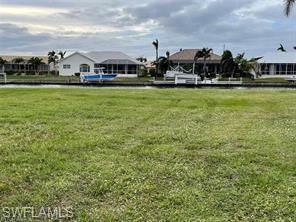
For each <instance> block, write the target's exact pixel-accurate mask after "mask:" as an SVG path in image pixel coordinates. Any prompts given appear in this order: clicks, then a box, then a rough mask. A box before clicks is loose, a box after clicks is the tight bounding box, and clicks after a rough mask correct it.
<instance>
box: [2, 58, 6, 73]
mask: <svg viewBox="0 0 296 222" xmlns="http://www.w3.org/2000/svg"><path fill="white" fill-rule="evenodd" d="M6 63H7V61H6V60H5V59H3V58H2V57H0V66H1V72H4V71H5V64H6Z"/></svg>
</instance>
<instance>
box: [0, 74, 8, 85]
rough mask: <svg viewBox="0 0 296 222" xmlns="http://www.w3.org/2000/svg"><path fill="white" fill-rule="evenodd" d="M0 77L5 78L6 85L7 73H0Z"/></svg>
mask: <svg viewBox="0 0 296 222" xmlns="http://www.w3.org/2000/svg"><path fill="white" fill-rule="evenodd" d="M0 76H3V78H4V83H6V82H7V78H6V73H0Z"/></svg>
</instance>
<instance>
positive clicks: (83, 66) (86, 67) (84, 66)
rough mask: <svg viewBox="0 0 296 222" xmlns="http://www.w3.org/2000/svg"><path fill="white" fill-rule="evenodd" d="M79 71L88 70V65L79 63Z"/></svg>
mask: <svg viewBox="0 0 296 222" xmlns="http://www.w3.org/2000/svg"><path fill="white" fill-rule="evenodd" d="M80 72H90V66H89V65H87V64H81V65H80Z"/></svg>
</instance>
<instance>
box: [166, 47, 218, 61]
mask: <svg viewBox="0 0 296 222" xmlns="http://www.w3.org/2000/svg"><path fill="white" fill-rule="evenodd" d="M200 50H201V49H183V50H182V51H180V52H177V53H175V54H173V55H171V56H170V60H171V61H173V62H193V60H194V57H195V55H196V53H197V52H198V51H200ZM221 58H222V57H221V56H219V55H217V54H214V53H211V57H210V58H208V59H207V62H210V63H220V61H221ZM198 62H202V59H199V60H198Z"/></svg>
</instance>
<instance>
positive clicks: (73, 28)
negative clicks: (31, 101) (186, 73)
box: [0, 0, 296, 62]
mask: <svg viewBox="0 0 296 222" xmlns="http://www.w3.org/2000/svg"><path fill="white" fill-rule="evenodd" d="M294 14H295V13H293V14H292V16H291V17H290V18H287V17H285V16H284V15H283V1H282V0H162V1H158V0H146V1H140V0H129V1H126V0H124V1H123V0H112V1H110V0H83V1H74V0H47V1H46V0H44V1H40V0H26V1H24V0H0V54H39V55H43V54H46V53H47V52H48V51H49V50H67V51H68V52H73V51H90V50H120V51H123V52H126V53H128V54H130V55H131V56H134V57H138V56H145V57H148V58H152V57H153V55H154V49H153V47H152V45H151V42H152V41H153V39H154V38H159V40H160V49H161V53H165V51H167V50H168V51H170V52H171V53H173V52H175V51H178V50H179V49H180V48H183V49H185V48H202V47H211V48H213V49H214V52H216V53H221V51H222V50H223V45H226V48H228V49H230V50H232V51H233V52H234V54H237V53H242V52H245V53H246V55H247V56H248V57H252V56H264V57H265V58H264V60H266V61H279V60H280V61H291V62H295V61H294V60H296V51H295V50H294V49H293V46H295V45H296V25H295V21H296V20H295V18H296V17H295V16H294ZM280 43H283V45H285V47H286V48H287V50H288V53H280V52H277V51H276V49H277V47H278V45H279V44H280Z"/></svg>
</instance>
